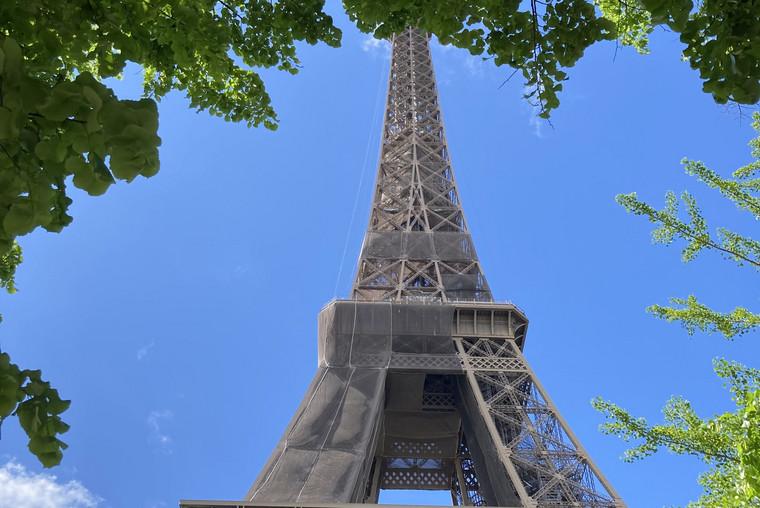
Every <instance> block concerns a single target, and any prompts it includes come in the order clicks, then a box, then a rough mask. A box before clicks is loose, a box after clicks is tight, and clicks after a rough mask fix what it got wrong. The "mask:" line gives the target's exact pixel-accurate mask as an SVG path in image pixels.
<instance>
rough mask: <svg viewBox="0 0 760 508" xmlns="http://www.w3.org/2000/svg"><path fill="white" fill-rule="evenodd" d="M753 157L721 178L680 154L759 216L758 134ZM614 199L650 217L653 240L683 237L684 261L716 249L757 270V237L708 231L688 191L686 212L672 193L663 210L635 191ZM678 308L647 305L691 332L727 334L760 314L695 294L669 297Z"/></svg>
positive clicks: (759, 320)
mask: <svg viewBox="0 0 760 508" xmlns="http://www.w3.org/2000/svg"><path fill="white" fill-rule="evenodd" d="M752 125H753V127H754V129H755V130H756V131H757V132H758V133H760V113H755V115H754V121H753V124H752ZM749 144H750V147H751V149H752V156H753V157H754V158H755V159H756V160H755V161H753V162H751V163H749V164H747V165H746V166H742V167H741V168H739V169H737V170H736V171H734V172H733V175H732V177H731V178H723V177H721V176H720V175H719V174H718V173H717V172H715V171H713V170H712V169H709V168H708V167H706V166H705V165H704V164H703V163H702V162H699V161H692V160H688V159H684V160H683V161H682V164H683V165H684V169H685V170H686V173H687V174H689V175H691V176H694V177H695V178H696V179H697V180H698V181H700V182H701V183H703V184H705V185H706V186H708V187H710V188H712V189H715V190H717V191H718V192H720V193H721V195H722V196H723V197H725V198H726V199H728V200H729V201H731V202H733V203H734V204H735V205H736V207H737V208H738V209H739V210H741V211H744V212H747V213H750V214H751V215H752V216H753V217H754V218H755V219H756V220H760V136H758V137H757V138H755V139H753V140H752V141H751V142H750V143H749ZM616 199H617V201H618V203H620V204H621V205H622V206H623V207H625V209H626V210H628V211H629V212H631V213H633V214H636V215H641V216H644V217H646V218H647V219H649V221H650V222H652V223H654V224H656V225H657V226H658V227H657V228H656V229H655V230H654V231H653V232H652V239H653V240H654V241H655V242H656V243H662V244H666V245H667V244H671V243H672V242H673V241H674V240H676V239H681V240H684V241H685V242H686V246H685V247H684V249H683V251H682V259H683V261H685V262H688V261H691V260H692V259H694V258H695V257H696V256H697V255H698V254H699V253H700V252H702V251H705V250H712V251H717V252H719V253H720V254H721V255H723V257H725V258H726V259H728V260H731V261H733V262H734V263H736V265H738V266H746V267H750V268H754V269H755V270H760V242H759V241H757V240H755V239H754V238H751V237H750V236H748V235H746V234H741V233H737V232H735V231H731V230H729V229H727V228H724V227H718V228H717V229H716V234H712V233H711V232H710V229H709V227H708V225H707V220H706V219H705V217H704V215H703V214H702V211H701V210H700V209H699V206H698V205H697V200H696V198H694V196H692V195H691V194H689V193H688V192H683V193H682V194H681V201H682V202H683V203H684V204H685V208H686V214H685V217H683V216H682V214H679V200H678V198H677V197H676V195H675V194H674V193H673V192H668V193H667V194H666V196H665V207H664V208H663V209H661V210H658V209H656V208H654V207H653V206H651V205H649V204H647V203H645V202H643V201H641V200H640V199H639V198H638V197H637V196H636V193H631V194H620V195H618V196H617V198H616ZM671 302H672V303H674V304H676V305H678V307H667V306H662V305H652V306H651V307H649V308H648V310H649V311H650V312H651V313H653V314H654V315H655V316H657V317H660V318H663V319H666V320H668V321H679V322H681V324H683V326H684V327H685V328H686V330H687V331H688V333H689V334H693V333H694V332H695V331H696V330H701V331H712V332H718V333H720V334H722V335H723V336H724V337H726V338H727V339H731V338H733V337H735V336H737V335H742V334H745V333H747V332H750V331H752V330H754V329H756V328H758V327H760V314H757V313H754V312H751V311H749V310H747V309H746V308H744V307H736V308H735V309H734V310H732V311H730V312H716V311H714V310H712V309H710V308H709V307H707V306H706V305H704V304H702V303H700V302H699V301H698V300H697V298H696V297H695V296H694V295H689V296H688V297H686V298H673V299H671Z"/></svg>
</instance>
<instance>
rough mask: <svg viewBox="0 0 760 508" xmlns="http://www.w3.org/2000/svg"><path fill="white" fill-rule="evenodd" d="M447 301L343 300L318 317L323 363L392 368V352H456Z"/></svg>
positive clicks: (342, 365)
mask: <svg viewBox="0 0 760 508" xmlns="http://www.w3.org/2000/svg"><path fill="white" fill-rule="evenodd" d="M453 319H454V309H453V307H451V306H448V305H425V304H401V303H391V302H360V301H355V300H351V301H338V302H334V303H332V304H331V305H329V306H328V307H326V308H325V309H324V310H322V312H321V313H320V315H319V347H318V350H319V365H320V366H322V367H326V366H330V367H375V368H378V367H388V365H389V363H390V360H391V355H392V354H393V353H404V354H413V353H418V354H433V355H451V356H455V355H456V352H455V350H454V345H453V342H452V341H451V327H452V323H453Z"/></svg>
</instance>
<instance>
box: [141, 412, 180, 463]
mask: <svg viewBox="0 0 760 508" xmlns="http://www.w3.org/2000/svg"><path fill="white" fill-rule="evenodd" d="M172 418H174V413H172V412H171V411H170V410H168V409H163V410H160V411H151V412H150V413H149V414H148V418H147V420H146V423H147V424H148V427H149V428H150V435H149V438H150V441H151V442H153V443H155V444H156V445H158V447H159V449H160V450H161V451H163V452H165V453H171V452H172V450H171V444H172V438H171V436H169V434H167V433H166V431H164V430H163V429H162V428H161V427H162V425H164V423H166V422H167V421H169V420H171V419H172Z"/></svg>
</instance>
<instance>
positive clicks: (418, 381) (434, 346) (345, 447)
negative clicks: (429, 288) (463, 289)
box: [247, 301, 459, 503]
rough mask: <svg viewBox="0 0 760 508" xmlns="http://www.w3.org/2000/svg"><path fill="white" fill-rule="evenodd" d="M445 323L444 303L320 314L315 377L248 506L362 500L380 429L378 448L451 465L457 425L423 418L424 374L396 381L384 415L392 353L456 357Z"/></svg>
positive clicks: (332, 308) (338, 308) (342, 306)
mask: <svg viewBox="0 0 760 508" xmlns="http://www.w3.org/2000/svg"><path fill="white" fill-rule="evenodd" d="M452 322H453V308H452V307H450V306H441V305H408V304H393V303H390V302H357V301H339V302H334V303H332V304H331V305H329V306H327V307H326V308H325V309H323V311H322V312H321V313H320V315H319V367H318V370H317V374H316V375H315V377H314V380H313V381H312V383H311V385H310V386H309V389H308V391H307V393H306V396H305V397H304V399H303V402H302V403H301V405H300V407H299V408H298V410H297V412H296V414H295V416H294V417H293V419H292V420H291V422H290V425H289V426H288V429H287V430H286V431H285V435H284V436H283V437H282V439H281V440H280V442H279V443H278V444H277V446H276V448H275V451H274V453H273V454H272V456H271V457H270V459H269V461H268V463H267V464H266V466H265V467H264V469H263V470H262V472H261V474H260V475H259V477H258V478H257V479H256V481H255V482H254V484H253V486H252V487H251V489H250V490H249V492H248V495H247V499H248V500H250V501H253V502H257V503H259V502H261V503H275V502H276V503H306V502H330V503H350V502H360V501H362V500H363V499H362V496H363V495H364V487H365V485H366V483H367V479H368V475H369V471H370V466H371V464H372V461H373V458H374V455H375V450H376V448H377V447H378V442H377V440H378V439H383V436H380V435H379V433H380V428H381V422H382V424H383V425H382V426H383V427H384V428H385V429H386V433H385V434H384V436H385V437H384V439H385V441H384V443H386V444H387V447H386V446H385V445H384V444H381V445H380V450H385V449H386V448H387V451H388V453H391V454H393V453H395V454H397V455H400V456H412V455H414V454H419V453H420V452H421V451H423V452H424V450H427V449H429V450H434V451H431V452H430V454H431V455H434V456H445V457H452V456H453V454H454V453H455V449H456V435H457V432H458V429H459V420H458V418H459V417H458V416H456V415H453V416H446V415H444V416H441V413H431V414H430V415H425V414H422V400H423V397H422V389H423V384H424V379H425V378H424V374H422V375H420V374H417V375H415V376H412V377H403V376H402V377H400V378H398V380H397V381H395V383H396V385H397V386H400V387H397V389H395V390H393V389H392V390H391V392H390V394H389V397H390V398H391V401H392V403H391V406H392V408H393V409H392V410H391V411H390V412H386V411H385V391H386V378H387V375H388V374H387V373H388V370H387V368H388V365H389V364H390V360H391V353H392V351H395V350H403V351H405V352H408V353H415V352H416V353H427V354H434V355H437V356H446V357H451V358H455V357H456V353H455V351H454V347H453V345H452V340H451V326H452ZM398 383H401V385H398ZM410 395H411V396H410ZM405 397H406V400H407V402H406V403H403V402H402V401H403V400H404V398H405ZM418 456H419V455H418Z"/></svg>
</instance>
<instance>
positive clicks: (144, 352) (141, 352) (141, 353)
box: [137, 340, 156, 360]
mask: <svg viewBox="0 0 760 508" xmlns="http://www.w3.org/2000/svg"><path fill="white" fill-rule="evenodd" d="M155 345H156V341H155V340H152V341H150V344H146V345H144V346H143V347H141V348H140V349H138V350H137V359H138V360H142V359H143V358H145V357H146V356H148V353H149V352H150V350H151V349H153V346H155Z"/></svg>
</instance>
